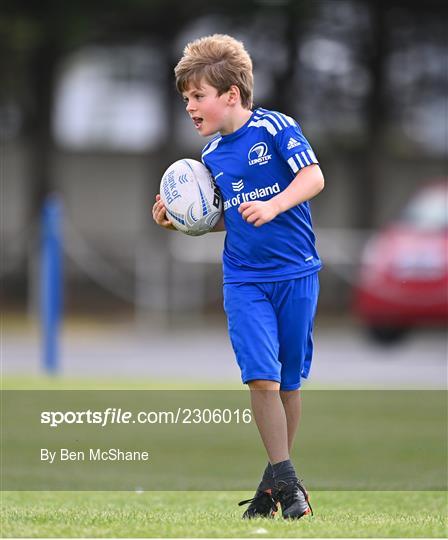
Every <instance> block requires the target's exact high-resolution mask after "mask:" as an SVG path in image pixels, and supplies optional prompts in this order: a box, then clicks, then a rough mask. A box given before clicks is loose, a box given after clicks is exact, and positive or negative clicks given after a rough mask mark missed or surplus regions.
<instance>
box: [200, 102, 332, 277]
mask: <svg viewBox="0 0 448 540" xmlns="http://www.w3.org/2000/svg"><path fill="white" fill-rule="evenodd" d="M202 161H203V163H204V165H205V166H206V167H207V168H208V169H209V170H210V171H211V173H212V175H213V177H214V178H215V181H216V184H217V186H218V187H219V189H220V191H221V194H222V198H223V205H224V220H225V225H226V231H227V234H226V239H225V244H224V253H223V273H224V283H238V282H266V281H281V280H284V279H295V278H297V277H301V276H306V275H309V274H312V273H313V272H316V271H317V270H319V269H320V268H321V266H322V264H321V261H320V259H319V256H318V254H317V251H316V247H315V237H314V233H313V227H312V222H311V212H310V206H309V203H308V202H307V201H306V202H304V203H301V204H299V205H297V206H295V207H293V208H291V209H290V210H288V211H286V212H283V213H281V214H279V215H278V216H277V217H276V218H275V219H273V220H272V221H271V222H269V223H266V224H265V225H262V226H261V227H254V226H253V225H252V224H249V223H247V222H246V221H244V220H243V218H242V216H241V214H240V213H239V212H238V207H239V205H240V204H241V203H242V202H246V201H254V200H268V199H270V198H272V197H273V196H275V195H276V194H277V193H280V192H281V191H283V190H284V189H285V188H286V187H287V186H288V185H289V184H290V182H291V180H293V178H294V177H295V176H296V175H297V173H298V172H299V171H300V170H301V169H302V168H303V167H306V166H307V165H311V164H312V163H318V161H317V159H316V156H315V154H314V152H313V150H312V149H311V146H310V145H309V143H308V141H307V140H306V139H305V137H304V136H303V134H302V130H301V129H300V126H299V125H298V124H297V122H295V121H294V120H293V119H292V118H290V117H289V116H286V115H284V114H281V113H278V112H275V111H268V110H266V109H261V108H259V109H256V110H255V111H254V112H253V113H252V116H251V117H250V119H249V120H248V121H247V122H246V124H244V126H242V127H241V128H240V129H238V130H237V131H235V132H234V133H231V134H229V135H223V136H221V135H217V136H215V137H214V138H213V139H212V140H211V141H210V142H209V143H208V144H207V145H206V146H205V147H204V150H203V152H202Z"/></svg>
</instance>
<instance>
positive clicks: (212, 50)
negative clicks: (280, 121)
mask: <svg viewBox="0 0 448 540" xmlns="http://www.w3.org/2000/svg"><path fill="white" fill-rule="evenodd" d="M174 74H175V76H176V88H177V90H178V92H179V93H180V94H182V93H183V92H185V91H186V90H187V89H188V87H189V86H190V84H193V85H195V86H198V87H199V84H200V81H201V79H204V80H205V82H206V83H208V84H210V85H211V86H213V87H215V88H216V90H217V91H218V95H222V94H224V93H225V92H227V91H228V90H229V88H230V87H231V86H232V85H235V86H237V87H238V88H239V90H240V94H241V105H242V106H243V107H244V108H245V109H250V108H251V107H252V96H253V87H254V77H253V73H252V60H251V58H250V56H249V54H248V52H247V51H246V49H245V48H244V45H243V43H242V42H241V41H237V40H236V39H235V38H233V37H231V36H227V35H225V34H214V35H213V36H206V37H203V38H200V39H196V40H195V41H192V42H191V43H188V45H187V46H186V47H185V49H184V54H183V56H182V58H181V59H180V60H179V63H178V64H177V66H176V67H175V68H174Z"/></svg>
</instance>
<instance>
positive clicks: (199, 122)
mask: <svg viewBox="0 0 448 540" xmlns="http://www.w3.org/2000/svg"><path fill="white" fill-rule="evenodd" d="M192 120H193V124H194V127H195V128H196V129H198V128H200V127H201V125H202V122H203V121H204V119H203V118H200V117H199V116H193V118H192Z"/></svg>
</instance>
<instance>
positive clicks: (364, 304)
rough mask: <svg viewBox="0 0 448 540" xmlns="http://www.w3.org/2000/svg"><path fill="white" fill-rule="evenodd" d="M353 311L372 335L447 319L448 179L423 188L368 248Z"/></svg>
mask: <svg viewBox="0 0 448 540" xmlns="http://www.w3.org/2000/svg"><path fill="white" fill-rule="evenodd" d="M354 311H355V313H356V315H357V316H358V317H359V318H360V319H361V320H362V321H363V322H364V323H365V324H366V326H367V327H368V329H369V330H370V333H371V334H372V336H373V337H375V338H377V339H378V340H381V341H393V340H395V339H397V338H399V337H400V336H401V335H402V334H403V333H404V332H405V331H406V330H408V329H410V328H412V327H419V326H430V325H431V326H432V325H446V324H447V322H448V182H446V181H438V182H435V183H432V184H430V185H427V186H425V187H423V188H421V189H420V190H419V191H418V192H417V193H416V194H415V195H414V197H413V198H412V199H411V200H410V202H409V203H408V205H407V206H406V207H405V208H404V211H403V213H402V215H401V216H400V217H399V218H398V219H397V220H396V221H395V222H393V223H392V224H391V225H389V226H388V227H386V228H385V229H383V230H381V231H379V232H378V233H377V234H375V236H373V237H372V238H371V239H370V240H369V242H368V243H367V245H366V246H365V248H364V251H363V254H362V258H361V269H360V274H359V279H358V283H357V285H356V287H355V299H354Z"/></svg>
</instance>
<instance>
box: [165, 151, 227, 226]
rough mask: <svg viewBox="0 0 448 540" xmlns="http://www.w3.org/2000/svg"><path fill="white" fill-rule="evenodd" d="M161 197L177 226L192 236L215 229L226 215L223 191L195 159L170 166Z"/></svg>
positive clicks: (181, 160) (176, 162) (169, 216)
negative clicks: (223, 209) (224, 212)
mask: <svg viewBox="0 0 448 540" xmlns="http://www.w3.org/2000/svg"><path fill="white" fill-rule="evenodd" d="M160 197H161V198H162V201H163V202H164V204H165V208H166V212H167V216H168V218H169V219H170V220H171V221H172V223H173V225H174V226H175V227H176V229H178V230H179V231H181V232H183V233H185V234H189V235H191V236H200V235H202V234H205V233H207V232H209V231H211V230H212V229H213V227H214V226H215V225H216V223H217V221H218V220H219V218H220V216H221V214H222V200H221V194H220V192H219V190H218V188H217V187H216V186H215V182H214V180H213V177H212V175H211V174H210V172H209V170H208V169H207V167H205V165H203V164H202V163H200V162H199V161H196V160H194V159H180V160H179V161H175V162H174V163H173V164H172V165H170V166H169V167H168V169H167V170H166V171H165V172H164V173H163V176H162V181H161V182H160Z"/></svg>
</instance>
